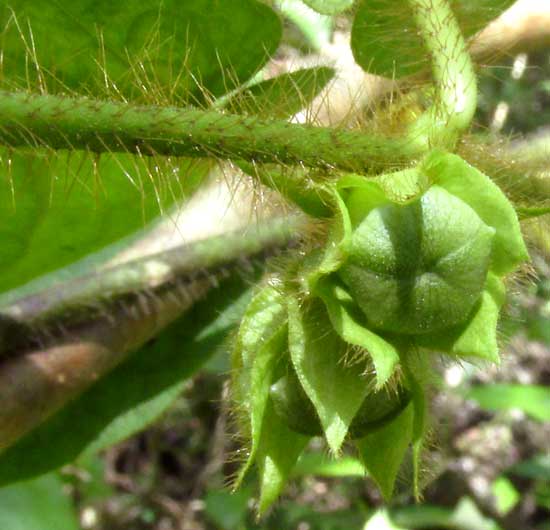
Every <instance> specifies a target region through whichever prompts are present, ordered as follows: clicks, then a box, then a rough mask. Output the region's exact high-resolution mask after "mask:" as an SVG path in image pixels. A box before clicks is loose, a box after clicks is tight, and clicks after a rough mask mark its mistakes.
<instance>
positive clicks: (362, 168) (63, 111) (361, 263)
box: [0, 0, 548, 513]
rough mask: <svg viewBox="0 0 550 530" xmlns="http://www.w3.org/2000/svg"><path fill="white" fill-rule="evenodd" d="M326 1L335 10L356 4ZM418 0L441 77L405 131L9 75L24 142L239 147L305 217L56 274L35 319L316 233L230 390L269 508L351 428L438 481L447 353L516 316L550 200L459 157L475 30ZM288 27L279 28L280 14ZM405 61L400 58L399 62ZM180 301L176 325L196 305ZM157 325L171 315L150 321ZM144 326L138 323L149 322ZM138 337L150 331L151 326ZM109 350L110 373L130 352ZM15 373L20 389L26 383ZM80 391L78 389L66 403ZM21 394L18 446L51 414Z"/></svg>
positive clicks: (285, 262) (6, 97) (288, 274)
mask: <svg viewBox="0 0 550 530" xmlns="http://www.w3.org/2000/svg"><path fill="white" fill-rule="evenodd" d="M203 3H204V5H207V3H208V2H207V1H206V0H204V2H203ZM248 3H249V4H251V5H252V8H253V9H260V8H261V9H264V8H265V9H267V7H266V6H263V5H256V3H255V2H253V1H251V2H248ZM307 3H308V4H309V5H311V6H312V7H314V8H316V9H318V10H319V11H322V12H325V13H333V12H340V11H342V10H346V9H348V8H349V7H350V6H351V4H352V3H353V2H348V1H343V2H342V1H339V2H330V1H313V0H311V1H310V2H307ZM406 5H407V9H408V10H409V11H410V12H411V13H412V15H413V16H412V20H413V22H414V24H415V31H414V32H413V34H411V33H410V32H409V33H408V34H407V38H409V37H411V38H412V39H413V40H416V41H418V43H419V46H420V47H421V48H422V49H424V50H425V51H426V53H427V55H428V56H429V59H430V61H431V74H432V85H431V86H430V87H421V88H420V89H419V90H418V91H417V92H414V93H413V96H412V98H417V99H416V100H415V101H418V102H419V105H420V102H421V103H422V105H420V106H422V108H423V109H424V110H423V111H422V109H421V110H420V111H418V112H417V111H416V110H415V111H414V112H411V113H410V114H409V115H408V116H413V118H412V119H410V120H404V121H405V124H404V125H402V126H400V127H399V130H398V131H397V132H395V131H392V133H391V134H388V135H384V134H382V133H381V132H379V130H380V129H376V128H374V127H373V130H372V131H369V130H361V129H359V128H356V129H348V128H346V127H345V126H342V127H340V128H333V127H321V126H314V125H312V124H298V123H291V122H289V121H287V120H286V119H285V117H290V116H291V115H292V114H293V112H290V111H288V112H282V111H281V112H277V114H276V115H275V113H273V117H269V116H267V117H266V116H261V108H260V105H259V104H258V100H261V98H260V97H258V98H257V99H255V96H254V88H255V86H256V88H257V85H253V86H252V87H249V88H247V90H248V89H249V90H250V92H249V93H248V95H249V96H250V94H252V95H253V96H254V97H253V98H252V99H254V105H253V106H252V107H256V108H252V110H251V111H250V112H249V113H248V114H247V112H246V111H245V110H244V109H242V112H239V109H238V105H232V103H234V102H232V95H233V94H230V95H226V96H225V97H221V98H220V99H218V100H217V103H216V104H215V105H213V106H212V108H198V107H191V106H184V107H176V106H155V105H138V104H135V103H132V102H131V98H128V100H129V101H130V102H128V101H127V99H126V98H125V97H124V96H123V97H122V100H121V101H110V100H101V99H92V98H86V97H81V96H75V95H70V96H68V95H65V94H64V93H61V92H58V93H57V94H48V93H46V92H47V91H46V90H45V89H44V90H42V93H40V94H36V93H34V92H32V91H23V90H13V91H11V90H5V89H4V90H0V144H2V145H3V146H5V148H6V152H8V153H11V151H12V150H13V151H15V150H19V151H21V152H26V151H32V152H34V151H36V152H39V153H43V152H45V153H48V152H49V151H51V150H55V151H60V152H64V151H67V152H68V153H71V152H74V151H82V152H84V153H88V152H91V153H94V155H102V156H103V155H105V157H107V158H108V157H111V156H116V155H117V154H119V153H124V154H125V155H128V156H130V157H131V155H139V156H138V157H135V159H139V161H140V163H142V162H143V159H149V160H155V159H158V158H162V157H164V158H167V157H172V156H173V157H189V158H210V159H217V160H219V159H222V160H231V161H233V162H234V164H235V165H236V166H238V167H239V168H240V169H241V170H242V171H244V172H245V173H247V174H248V175H250V176H251V177H252V179H254V180H256V181H258V182H260V183H261V184H263V185H266V186H268V187H270V188H272V189H274V190H275V191H277V192H279V193H280V194H281V195H282V196H284V197H285V198H286V199H287V200H288V201H289V202H290V203H291V204H292V205H293V206H294V207H296V208H297V209H299V210H301V211H302V212H303V213H304V214H306V215H305V216H303V217H300V218H296V217H293V218H292V221H290V222H289V223H287V224H285V225H284V226H282V225H281V224H280V220H279V219H277V218H275V219H271V220H270V222H268V223H267V224H266V225H265V226H264V228H265V231H260V232H253V233H248V234H242V233H239V234H232V235H225V236H223V237H219V238H216V239H209V240H207V241H206V242H204V243H200V242H199V243H196V244H194V245H192V246H188V247H187V251H188V253H187V254H185V255H184V256H182V255H180V254H179V253H178V252H170V253H164V254H163V255H162V256H153V257H149V258H144V259H143V260H138V261H136V262H132V263H131V264H129V265H128V264H126V265H125V266H122V267H117V268H114V269H111V270H109V271H107V272H106V273H104V274H101V275H98V274H94V273H92V274H89V275H87V276H85V277H80V278H78V279H77V280H76V281H74V282H65V283H64V289H63V290H61V291H59V292H58V291H56V288H55V287H54V288H53V289H48V290H46V291H44V292H41V293H38V294H37V295H31V296H28V297H25V298H17V297H16V299H15V300H14V299H12V298H13V297H12V298H10V299H9V302H5V303H3V305H2V307H0V310H2V314H3V316H4V317H8V318H9V319H13V320H18V319H19V320H23V321H24V322H26V323H30V324H33V323H38V324H40V323H42V322H47V323H49V322H54V323H55V324H59V323H61V324H63V323H64V322H65V323H66V322H73V321H72V320H71V319H72V318H73V317H74V313H78V309H79V308H80V307H83V306H86V305H87V304H89V303H90V302H91V301H93V300H95V299H97V298H101V296H104V298H107V299H109V300H110V301H112V300H118V299H120V298H124V297H126V296H135V297H136V298H137V295H138V294H139V292H140V289H141V287H142V286H143V283H144V282H146V283H147V285H148V288H149V289H153V290H154V289H156V288H157V287H159V286H160V287H159V288H161V287H162V289H164V290H163V291H162V294H163V296H164V295H167V294H168V293H167V291H169V289H170V288H171V287H173V286H174V285H175V284H176V283H177V281H178V278H179V277H181V276H182V275H184V276H185V275H186V274H191V270H198V271H201V270H202V271H205V272H204V277H201V278H202V279H204V283H207V282H209V281H210V282H217V281H218V279H219V278H218V276H217V275H216V274H217V273H218V272H219V268H220V267H221V268H222V269H223V270H224V272H225V267H229V266H232V265H235V263H237V262H239V260H241V261H242V259H244V258H246V257H250V256H255V255H257V254H261V253H262V252H263V251H265V250H266V249H267V250H268V249H269V248H271V247H276V248H279V247H284V246H288V245H290V243H291V242H292V241H294V240H296V239H299V240H300V243H301V245H300V248H299V249H293V252H289V253H288V255H285V256H284V257H283V258H279V260H278V261H277V264H276V266H274V267H273V268H272V269H271V270H270V272H269V274H267V275H266V278H265V280H264V281H263V283H262V284H261V286H260V287H259V288H258V289H257V290H256V292H255V295H254V297H253V298H252V300H251V301H250V303H249V305H248V307H247V309H246V312H245V314H244V316H243V318H242V320H241V323H240V327H239V330H238V332H237V333H236V336H235V340H234V347H233V356H232V365H233V366H232V368H233V370H232V382H231V394H232V398H231V399H232V401H233V403H234V409H235V416H236V418H237V423H238V427H239V429H240V431H241V433H242V434H243V439H245V440H246V442H245V443H248V447H247V451H246V455H247V456H246V459H245V461H244V462H243V465H242V467H241V469H240V471H239V473H238V476H237V479H236V481H235V486H236V487H238V486H239V485H240V484H241V483H242V482H243V481H244V480H245V479H246V477H247V474H248V472H249V471H250V470H251V468H252V467H253V466H256V467H257V468H258V471H259V483H260V490H261V491H260V499H259V512H260V513H263V512H265V511H266V510H267V509H268V508H269V506H270V505H271V504H272V503H273V502H274V501H275V500H276V498H277V497H278V495H279V494H280V493H281V491H282V490H283V488H284V485H285V483H286V481H287V479H288V477H289V476H290V474H291V471H292V469H293V467H294V465H295V464H296V461H297V460H298V458H299V457H300V455H301V453H302V452H303V450H304V449H305V447H306V446H307V444H308V442H309V440H310V439H311V438H312V437H314V436H322V437H323V438H324V439H325V441H326V443H327V445H328V447H329V449H330V452H331V454H332V455H333V456H339V455H340V454H341V452H342V450H343V447H344V445H345V444H346V443H348V442H349V443H350V444H351V445H352V446H353V447H354V450H355V451H356V452H357V453H358V454H359V455H360V457H361V459H362V461H363V463H364V465H365V468H366V469H367V470H368V472H369V474H370V476H371V477H372V478H373V480H374V481H375V482H376V483H377V485H378V486H379V488H380V490H381V492H382V494H383V496H384V497H385V498H387V499H389V498H390V497H391V496H392V494H393V490H394V485H395V481H396V478H397V476H398V474H399V473H400V468H401V464H402V462H403V461H404V460H405V458H406V455H407V454H408V453H409V452H410V453H411V455H412V461H413V466H412V467H413V477H412V482H413V485H414V486H413V489H414V494H415V496H416V497H417V498H419V497H420V496H421V491H420V490H421V488H420V484H421V480H420V479H421V477H420V470H421V468H422V466H421V463H422V457H423V450H424V446H425V441H426V437H427V433H428V431H429V428H430V420H429V401H430V399H429V396H430V391H431V380H432V367H431V358H432V356H433V354H442V355H447V356H448V357H450V358H452V359H454V360H471V361H477V362H495V363H496V362H498V361H499V353H498V349H499V348H498V341H497V325H498V318H499V313H500V310H501V308H502V306H503V304H504V302H505V295H506V282H507V281H508V278H509V277H510V275H512V274H514V273H515V271H516V270H517V269H518V268H519V267H520V266H521V265H522V264H523V263H524V262H526V261H527V260H528V259H529V256H528V253H527V249H526V245H525V242H524V240H523V237H522V233H521V230H520V225H519V220H518V213H520V214H521V215H523V216H525V217H528V216H534V215H538V214H542V213H546V212H547V211H548V210H547V208H545V207H541V208H538V207H537V205H530V204H528V205H521V207H520V208H518V209H516V208H514V206H513V205H512V203H511V202H510V200H509V198H508V197H507V196H506V195H505V194H504V193H503V191H502V190H501V188H500V187H498V186H497V185H496V184H495V183H494V182H493V180H492V179H491V178H490V177H489V176H487V175H486V174H485V173H484V172H483V171H485V172H489V171H488V169H487V168H491V167H492V166H491V164H490V163H489V162H487V160H485V161H484V162H481V161H480V163H479V164H475V165H473V164H471V163H469V162H468V161H466V160H465V159H464V158H462V157H461V156H459V154H457V153H461V152H462V153H467V149H465V148H464V146H463V145H461V140H462V138H463V136H464V135H465V133H467V131H468V129H469V128H470V125H471V122H472V119H473V115H474V111H475V108H476V91H477V87H476V77H475V72H474V67H473V64H472V60H471V58H470V55H469V53H468V51H467V44H466V41H465V39H464V38H463V35H462V32H461V29H460V26H459V24H458V22H457V20H456V19H455V16H454V14H453V10H452V9H451V5H450V3H449V1H447V0H408V2H407V4H406ZM388 6H390V7H391V2H385V1H382V0H380V1H378V2H368V1H362V2H359V5H358V7H357V10H358V13H359V15H360V16H361V17H363V18H366V19H368V18H369V14H370V11H369V10H371V9H372V10H374V11H376V8H379V9H382V10H384V9H386V8H388ZM252 8H251V9H252ZM220 9H226V7H223V8H220ZM251 12H252V11H251ZM359 15H358V16H359ZM273 27H274V28H275V29H274V30H273V31H274V33H276V27H277V20H275V22H274V26H273ZM358 33H360V29H357V28H354V37H353V39H355V40H358V41H360V37H361V36H360V35H359V36H358ZM396 38H397V40H398V41H399V38H400V37H399V35H398V36H397V37H396ZM398 43H399V42H398ZM356 52H357V50H356ZM190 53H191V52H190ZM361 54H362V52H361V53H358V52H357V53H356V55H357V56H362V55H361ZM367 55H368V54H367ZM33 59H34V57H33ZM363 59H364V57H363V58H362V59H361V61H362V60H363ZM220 60H221V59H220ZM361 61H359V62H361ZM392 61H393V66H394V68H396V67H397V66H398V62H399V57H393V58H392ZM35 66H37V63H36V61H35ZM149 66H150V65H149ZM37 69H38V68H37ZM144 70H147V69H146V68H145V67H144ZM166 70H167V71H169V70H170V68H166ZM246 70H247V71H248V73H250V71H251V68H250V67H249V66H247V69H246ZM396 71H398V69H397V70H396ZM410 73H411V71H410V70H409V69H407V70H406V74H407V75H408V74H410ZM27 77H28V73H27ZM39 77H40V76H39ZM105 77H107V76H105ZM189 78H190V79H193V81H194V80H195V79H194V78H193V75H191V74H190V75H189ZM40 79H41V78H40ZM287 81H288V79H287ZM291 81H292V82H293V83H294V82H295V81H296V79H295V78H292V79H291ZM186 82H187V83H188V84H189V83H190V81H189V79H186ZM291 84H292V83H291ZM42 85H43V83H42V81H41V83H40V86H41V88H43V86H42ZM260 85H261V83H260ZM4 88H6V87H5V86H4ZM271 88H273V86H271ZM276 88H277V87H276V85H275V89H276ZM220 92H221V90H219V87H217V89H216V91H215V93H216V95H218V94H219V93H220ZM244 99H246V98H244ZM225 105H227V107H226V108H227V109H230V110H223V107H224V106H225ZM235 108H236V109H237V110H235ZM256 114H259V115H256ZM373 121H374V120H373ZM42 148H44V150H42ZM464 157H465V158H468V157H467V156H466V154H464ZM471 158H472V159H475V157H474V156H473V155H472V157H471ZM8 159H9V161H8V166H9V167H10V170H11V165H12V162H11V158H9V156H8ZM97 160H99V157H97ZM132 160H133V161H134V162H135V160H134V159H133V158H132ZM475 166H479V168H478V167H475ZM95 167H96V158H94V168H95ZM480 169H481V170H480ZM482 170H483V171H482ZM122 172H123V173H124V170H123V171H122ZM516 176H517V174H516V173H514V174H513V175H512V176H510V179H511V180H514V179H515V178H516ZM138 187H139V186H138ZM510 187H512V186H510ZM14 195H15V193H14ZM304 217H307V219H308V222H307V224H306V222H304V221H303V218H304ZM295 233H299V236H300V237H299V238H296V237H294V234H295ZM264 259H265V256H264V255H263V254H262V261H263V260H264ZM245 261H246V260H245ZM237 268H238V267H237ZM166 298H168V296H166ZM109 300H108V301H109ZM192 301H193V300H192ZM180 305H185V304H180ZM170 307H171V310H173V313H170V315H169V316H170V318H169V319H165V320H167V321H168V320H172V319H173V318H175V314H176V313H177V310H176V309H175V308H174V304H172V305H171V306H170ZM185 307H188V305H185ZM159 313H160V314H161V317H162V311H159ZM77 316H78V317H79V318H80V317H81V315H80V314H77ZM96 316H97V315H96ZM86 318H88V319H89V320H90V319H91V317H90V315H89V314H87V315H86V316H85V317H84V319H83V320H86ZM77 320H78V319H77ZM81 320H82V319H81ZM159 321H163V319H162V318H159ZM81 323H82V322H81V321H79V324H81ZM94 325H95V324H94ZM157 328H158V326H157V325H156V321H155V323H154V325H153V324H151V326H150V328H149V327H148V328H147V330H149V329H154V330H157ZM101 329H103V328H101ZM129 329H130V331H128V329H125V330H124V332H121V336H122V335H124V333H125V334H126V335H124V336H125V337H126V336H130V335H132V334H133V329H134V328H131V327H130V328H129ZM2 331H3V330H2ZM8 331H9V329H8ZM113 333H114V334H115V335H116V333H115V332H114V331H113ZM92 335H93V333H92ZM137 336H139V338H140V340H139V341H138V342H139V343H140V344H141V343H142V342H143V341H145V340H147V339H148V338H149V337H150V336H151V333H149V332H148V333H145V332H143V334H137ZM95 338H96V339H97V337H95ZM119 338H120V337H118V336H116V337H115V339H113V343H114V344H115V346H116V347H117V348H119V349H120V350H123V353H124V354H125V353H126V352H127V350H128V349H129V347H127V346H126V345H123V346H120V344H121V342H120V340H118V339H119ZM131 338H132V337H131ZM101 340H102V339H98V340H97V342H101ZM128 341H129V343H131V345H132V347H134V346H136V344H135V343H134V342H132V341H131V340H130V339H128ZM94 344H95V343H94ZM107 349H108V348H107ZM111 349H112V348H111ZM54 353H57V350H56V351H55V352H54ZM108 353H109V354H110V353H112V351H110V350H109V351H108ZM119 353H120V352H119ZM94 354H95V353H94ZM102 355H103V354H102ZM103 357H104V356H103ZM103 357H102V362H103ZM110 361H111V362H110V363H109V362H107V361H105V370H104V371H107V369H110V368H111V367H112V366H113V365H114V363H115V362H118V361H119V358H118V357H117V358H114V357H112V358H110ZM104 371H101V372H98V373H104ZM94 373H95V372H94ZM96 375H97V374H96ZM88 383H89V382H86V384H88ZM6 388H7V390H6V392H7V393H10V392H11V394H13V395H11V394H10V396H11V397H10V398H9V399H12V400H14V401H17V400H16V397H13V396H15V395H16V394H19V391H18V388H16V389H15V390H13V389H10V388H8V386H7V385H6ZM44 388H46V389H47V385H45V386H44ZM48 388H49V387H48ZM79 389H80V390H82V388H79ZM12 390H13V391H12ZM44 392H45V391H44ZM69 397H73V394H71V395H70V396H69ZM56 399H57V398H56ZM66 399H68V397H67V396H66V395H62V392H61V391H60V397H59V399H58V400H57V401H56V404H55V407H60V406H62V405H63V404H64V403H65V401H66ZM64 400H65V401H64ZM15 408H17V411H18V412H17V413H14V415H17V414H18V415H20V416H21V417H22V418H23V420H21V421H20V422H19V424H18V425H21V426H20V427H18V426H16V427H14V428H13V430H12V431H10V432H9V433H8V434H6V435H5V436H4V440H3V441H1V440H0V447H3V446H4V445H5V446H7V444H11V443H13V441H14V440H16V439H17V438H18V437H20V436H21V435H22V434H24V433H25V432H27V431H28V430H30V429H32V428H33V427H35V426H36V424H37V423H38V422H40V421H43V420H44V418H45V417H46V416H47V414H46V413H44V414H43V415H38V413H37V415H38V416H40V417H36V418H35V417H34V416H33V417H32V418H31V419H30V420H28V421H27V420H25V418H24V411H22V409H24V404H23V405H22V404H21V401H17V402H16V407H15ZM47 412H48V414H49V413H50V412H51V411H47ZM16 423H17V422H16ZM6 440H7V441H6Z"/></svg>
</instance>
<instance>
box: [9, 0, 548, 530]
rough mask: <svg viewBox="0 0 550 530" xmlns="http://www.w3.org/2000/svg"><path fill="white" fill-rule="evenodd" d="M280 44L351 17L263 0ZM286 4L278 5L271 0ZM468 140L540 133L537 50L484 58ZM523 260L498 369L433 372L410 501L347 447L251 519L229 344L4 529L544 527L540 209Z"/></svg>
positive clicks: (304, 469)
mask: <svg viewBox="0 0 550 530" xmlns="http://www.w3.org/2000/svg"><path fill="white" fill-rule="evenodd" d="M274 4H275V7H278V8H279V9H280V11H281V12H282V14H283V19H284V45H283V46H282V47H281V48H280V49H279V52H278V55H277V56H276V57H275V59H274V61H272V62H271V63H270V64H269V65H268V66H267V67H266V68H267V69H269V68H271V69H273V70H276V69H277V68H280V64H281V63H283V62H285V61H286V60H289V58H290V61H298V60H299V61H303V62H306V63H307V62H315V61H318V59H319V54H320V50H321V49H322V47H323V43H324V42H327V41H329V40H330V39H331V38H333V32H338V33H339V34H345V33H346V31H348V30H349V21H347V20H346V18H345V17H344V16H343V17H339V18H336V19H330V18H329V17H326V16H320V15H316V14H314V13H313V12H311V11H309V10H307V9H302V7H301V6H300V5H298V4H299V3H298V2H283V1H281V2H274ZM285 4H287V5H285ZM480 74H481V79H480V103H479V110H478V115H477V132H478V133H479V134H489V135H491V134H492V135H497V134H499V135H505V136H507V137H509V138H511V139H512V141H513V142H535V141H538V140H540V139H541V138H542V139H543V140H544V138H545V137H546V135H547V134H549V132H550V131H549V130H548V129H547V127H548V123H550V51H549V50H545V51H539V52H537V53H532V54H528V53H525V54H520V55H516V56H512V57H508V58H507V59H505V60H503V61H501V62H500V63H499V64H498V65H493V66H488V67H483V68H482V69H481V72H480ZM531 228H532V229H533V230H534V231H535V232H537V233H538V235H539V236H540V237H533V245H532V247H531V252H532V256H533V262H532V269H529V270H525V271H523V272H522V273H521V274H520V275H518V277H517V278H515V279H514V282H515V283H514V288H513V289H512V295H511V296H510V300H509V303H508V306H507V313H506V315H505V317H504V319H503V322H502V326H501V332H502V338H503V344H505V346H504V351H503V361H502V364H501V366H500V367H491V368H488V369H485V368H484V369H483V370H479V368H478V367H474V366H470V365H467V364H463V365H461V366H456V365H446V364H444V363H442V364H441V366H440V374H441V380H440V384H439V389H438V391H437V392H436V393H435V395H434V397H433V403H434V404H433V424H434V434H433V447H432V448H431V450H430V452H429V453H430V454H429V456H428V459H427V461H426V462H425V466H426V469H427V472H426V480H427V482H428V485H427V487H426V490H425V498H424V503H423V504H420V505H416V504H414V503H413V501H412V498H411V493H410V487H409V486H410V484H409V483H408V479H407V470H406V469H405V470H404V471H403V477H402V479H401V482H400V484H399V486H398V491H397V494H396V497H395V499H394V501H393V502H392V505H391V506H384V504H383V502H382V499H381V498H380V496H379V494H378V493H377V491H376V488H374V487H373V485H372V484H371V483H370V482H369V481H368V480H364V478H363V469H362V466H361V464H360V463H359V461H358V460H356V459H355V457H354V455H351V454H350V455H346V456H345V457H344V458H343V459H342V460H341V461H338V462H333V461H331V460H330V459H329V458H328V456H325V455H326V453H327V452H326V449H325V448H324V447H321V446H318V447H316V449H317V452H316V453H312V454H309V455H306V456H305V457H303V458H302V460H301V461H300V462H299V465H298V467H297V469H296V470H295V473H294V480H293V483H292V485H291V487H290V488H289V489H288V490H287V491H286V493H285V495H284V497H283V498H282V499H281V501H280V502H279V503H278V505H277V506H276V507H275V508H274V509H273V510H272V512H271V513H270V514H269V516H268V517H266V518H265V519H263V520H261V521H259V522H258V521H256V520H255V516H254V502H255V499H254V491H255V488H254V486H255V485H254V480H253V479H251V480H250V481H249V483H248V484H247V485H245V487H244V488H243V489H241V490H240V491H238V492H237V493H236V494H231V493H230V491H229V490H228V489H227V487H226V486H227V484H228V482H229V480H230V478H231V476H232V475H233V474H234V473H235V470H236V468H237V461H238V458H239V457H238V449H239V441H238V439H236V437H235V436H233V434H235V433H234V429H233V425H232V418H231V411H230V410H229V406H228V403H227V399H226V393H227V389H226V382H227V374H228V372H229V364H228V352H227V348H225V347H223V346H219V344H218V345H217V346H216V353H215V355H213V357H212V358H211V359H210V361H209V362H208V364H207V365H206V366H205V367H204V368H203V369H202V370H201V372H200V373H198V375H196V376H194V377H193V378H192V379H189V380H187V381H186V382H185V383H184V384H181V385H179V386H178V387H177V389H175V391H176V392H177V394H178V395H179V397H178V398H177V400H176V401H175V403H174V404H173V405H172V406H171V407H170V409H169V410H168V411H167V412H165V413H164V414H163V415H162V416H161V418H160V420H158V421H156V423H155V424H154V425H152V426H151V427H150V428H149V429H147V430H146V431H144V432H141V433H140V434H137V435H135V436H133V437H131V438H129V439H126V440H125V441H122V442H121V443H119V444H117V445H115V446H112V447H110V448H108V449H106V450H104V451H102V452H100V453H99V454H94V453H85V454H84V456H82V457H81V458H80V459H78V460H77V461H76V462H74V463H73V464H71V465H68V466H65V467H63V468H62V469H61V470H59V471H56V472H53V473H49V474H46V475H43V476H41V477H39V478H36V479H33V480H30V481H27V482H21V483H18V484H15V485H12V486H8V487H4V488H2V489H0V528H2V529H6V530H19V529H21V530H47V529H48V530H49V529H53V528H56V529H57V528H58V529H62V530H71V529H73V528H74V529H78V528H82V529H90V530H130V529H132V530H146V529H147V530H149V529H151V530H195V529H196V530H203V529H208V530H254V529H266V530H268V529H273V530H276V529H277V530H280V529H296V530H355V529H357V530H359V529H364V530H386V529H388V530H390V529H403V530H406V529H428V528H431V529H445V528H449V529H459V530H496V529H499V528H500V529H502V530H520V529H521V530H550V362H549V361H550V259H549V256H550V249H549V247H548V246H547V244H548V241H547V237H546V235H547V233H548V230H547V225H546V221H545V219H544V218H543V219H542V220H540V221H537V223H536V224H535V225H534V226H532V227H531Z"/></svg>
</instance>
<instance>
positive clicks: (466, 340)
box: [416, 273, 506, 363]
mask: <svg viewBox="0 0 550 530" xmlns="http://www.w3.org/2000/svg"><path fill="white" fill-rule="evenodd" d="M505 296H506V290H505V287H504V284H503V283H502V281H501V280H500V279H499V278H498V277H497V276H495V275H494V274H491V273H490V274H489V275H488V276H487V283H486V286H485V290H484V291H483V293H482V294H481V299H480V301H479V303H478V305H477V306H476V308H474V311H473V312H472V316H471V318H470V319H469V320H468V322H466V324H464V325H459V326H456V327H454V328H451V329H448V330H445V332H442V333H432V334H429V335H418V337H417V339H416V344H417V345H418V346H422V347H425V348H428V349H432V350H439V351H442V352H445V353H448V354H450V355H456V356H457V357H477V358H479V359H485V360H488V361H491V362H494V363H499V362H500V358H499V354H498V351H499V350H498V342H497V324H498V319H499V314H500V308H501V307H502V304H503V303H504V299H505Z"/></svg>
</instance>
